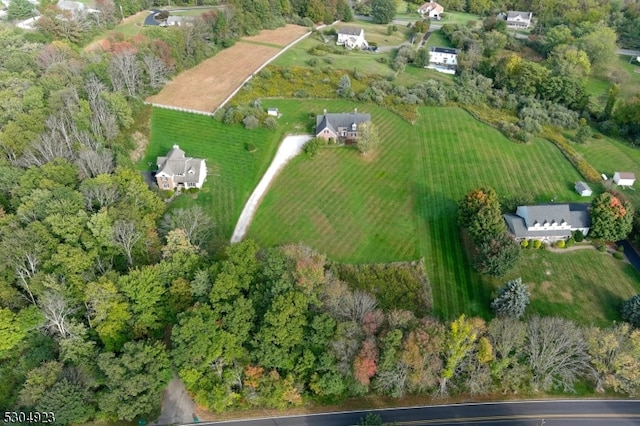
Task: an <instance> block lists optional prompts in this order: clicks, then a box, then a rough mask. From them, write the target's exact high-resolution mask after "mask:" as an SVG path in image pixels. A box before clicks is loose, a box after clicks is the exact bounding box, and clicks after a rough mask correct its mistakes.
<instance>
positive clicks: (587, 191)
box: [575, 181, 593, 197]
mask: <svg viewBox="0 0 640 426" xmlns="http://www.w3.org/2000/svg"><path fill="white" fill-rule="evenodd" d="M575 189H576V192H577V193H578V194H580V195H581V196H583V197H590V196H591V194H593V191H592V190H591V188H590V187H589V185H587V184H586V183H584V182H582V181H578V182H576V186H575Z"/></svg>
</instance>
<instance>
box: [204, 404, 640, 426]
mask: <svg viewBox="0 0 640 426" xmlns="http://www.w3.org/2000/svg"><path fill="white" fill-rule="evenodd" d="M371 411H372V412H375V413H377V414H380V416H381V417H382V420H383V422H385V423H390V422H394V423H395V424H397V425H480V424H482V425H496V424H500V425H536V426H540V425H548V426H550V425H616V426H622V425H625V426H632V425H638V424H640V401H638V400H551V401H514V402H492V403H474V404H451V405H438V406H430V407H409V408H391V409H384V410H371ZM368 412H370V411H349V412H338V413H326V414H310V415H306V416H289V417H272V418H262V419H254V420H234V421H226V422H209V423H208V422H202V423H199V424H200V425H227V426H325V425H330V426H351V425H357V424H358V421H359V420H360V418H361V417H363V416H364V415H366V413H368Z"/></svg>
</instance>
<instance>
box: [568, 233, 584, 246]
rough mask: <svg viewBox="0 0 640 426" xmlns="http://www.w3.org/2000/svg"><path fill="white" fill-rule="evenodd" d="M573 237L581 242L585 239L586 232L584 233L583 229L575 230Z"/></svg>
mask: <svg viewBox="0 0 640 426" xmlns="http://www.w3.org/2000/svg"><path fill="white" fill-rule="evenodd" d="M571 237H572V238H573V239H574V240H575V241H576V242H577V243H581V242H582V241H584V234H583V233H582V231H573V234H572V235H571Z"/></svg>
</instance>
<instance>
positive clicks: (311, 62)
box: [307, 58, 318, 67]
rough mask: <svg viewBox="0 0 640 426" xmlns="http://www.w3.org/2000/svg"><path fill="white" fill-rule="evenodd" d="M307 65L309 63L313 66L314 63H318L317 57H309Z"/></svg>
mask: <svg viewBox="0 0 640 426" xmlns="http://www.w3.org/2000/svg"><path fill="white" fill-rule="evenodd" d="M307 65H309V66H310V67H315V66H316V65H318V59H316V58H311V59H309V60H308V61H307Z"/></svg>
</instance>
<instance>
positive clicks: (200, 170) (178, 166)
mask: <svg viewBox="0 0 640 426" xmlns="http://www.w3.org/2000/svg"><path fill="white" fill-rule="evenodd" d="M156 164H157V165H158V171H157V172H156V182H157V183H158V187H159V188H160V189H163V190H174V189H176V188H178V187H183V188H186V189H189V188H202V184H203V183H204V180H205V178H206V177H207V165H206V163H205V161H204V159H202V158H191V157H186V156H185V154H184V151H183V150H181V149H180V147H179V146H178V145H173V148H172V149H171V151H169V152H168V153H167V155H166V157H158V160H157V161H156Z"/></svg>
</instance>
